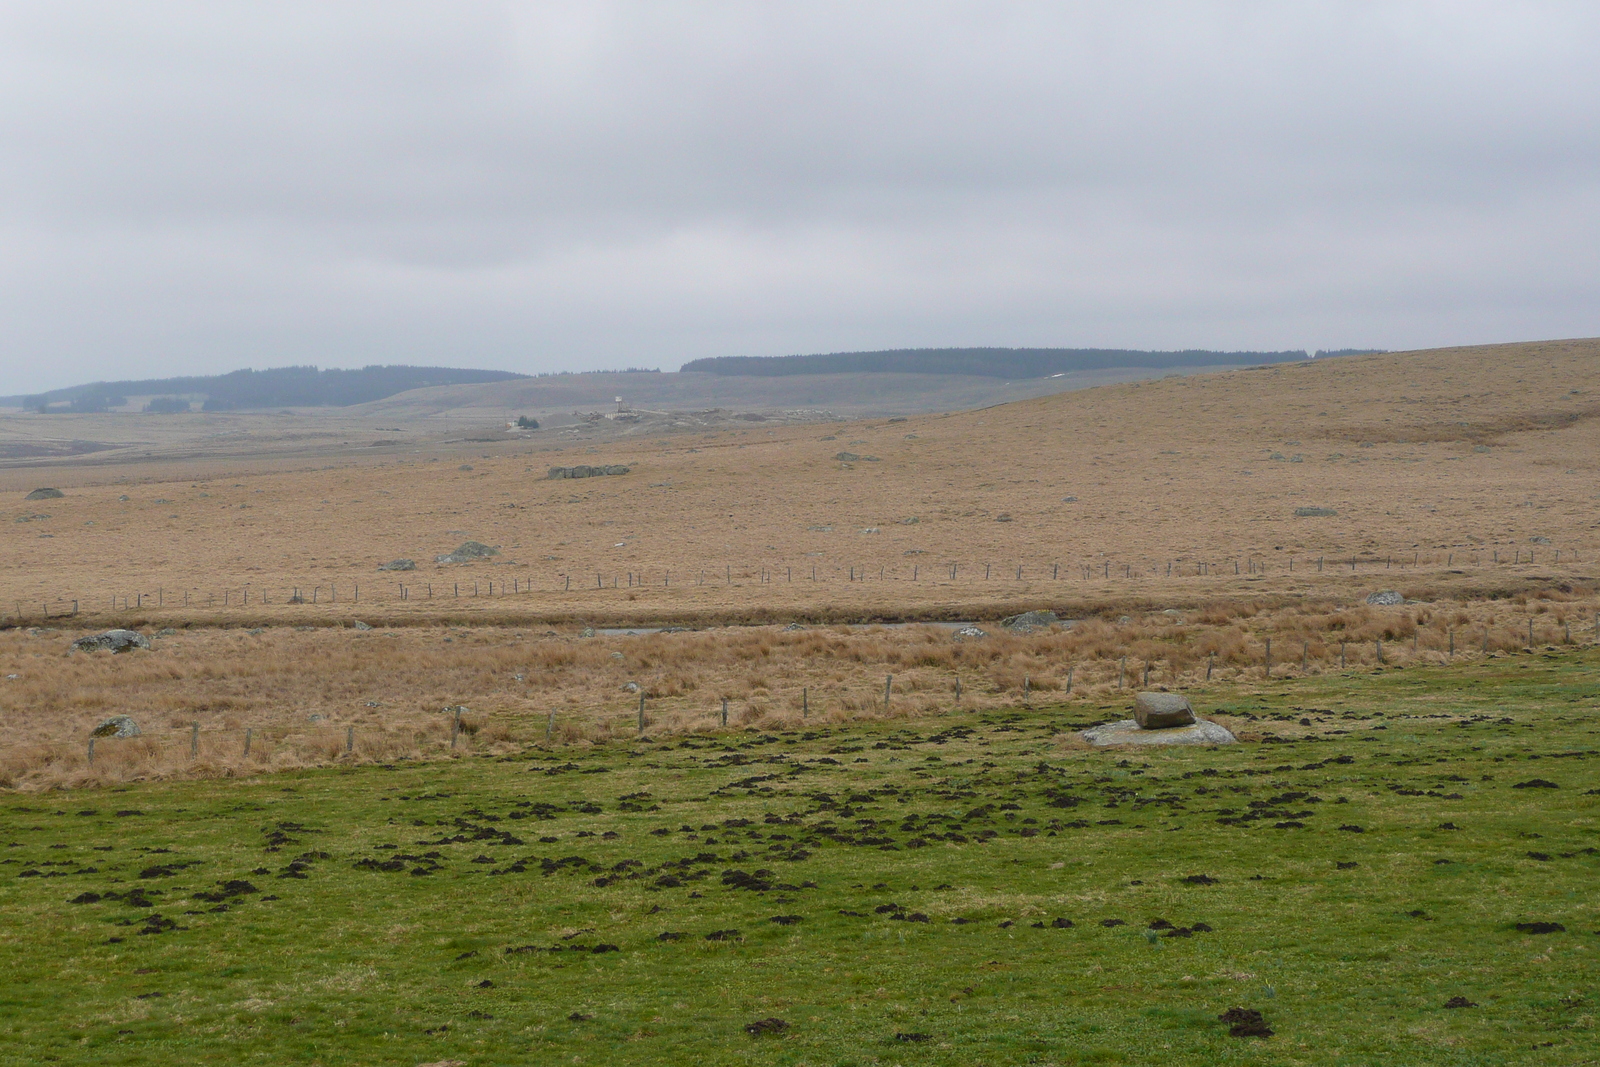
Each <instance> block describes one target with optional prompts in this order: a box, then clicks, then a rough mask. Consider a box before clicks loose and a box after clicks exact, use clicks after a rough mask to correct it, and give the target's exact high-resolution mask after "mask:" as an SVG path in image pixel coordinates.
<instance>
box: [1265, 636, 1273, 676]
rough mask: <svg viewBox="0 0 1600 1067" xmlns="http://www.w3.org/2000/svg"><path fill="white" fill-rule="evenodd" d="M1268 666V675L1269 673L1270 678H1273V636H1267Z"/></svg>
mask: <svg viewBox="0 0 1600 1067" xmlns="http://www.w3.org/2000/svg"><path fill="white" fill-rule="evenodd" d="M1266 666H1267V670H1266V675H1267V677H1268V678H1271V677H1272V638H1270V637H1269V638H1267V660H1266Z"/></svg>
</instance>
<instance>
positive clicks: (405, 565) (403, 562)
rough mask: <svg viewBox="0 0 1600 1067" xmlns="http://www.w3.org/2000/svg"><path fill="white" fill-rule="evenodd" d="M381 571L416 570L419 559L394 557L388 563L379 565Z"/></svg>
mask: <svg viewBox="0 0 1600 1067" xmlns="http://www.w3.org/2000/svg"><path fill="white" fill-rule="evenodd" d="M378 569H379V570H380V571H414V570H416V569H417V561H416V560H414V559H392V560H390V561H389V562H388V563H382V564H379V565H378Z"/></svg>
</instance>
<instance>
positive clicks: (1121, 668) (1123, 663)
mask: <svg viewBox="0 0 1600 1067" xmlns="http://www.w3.org/2000/svg"><path fill="white" fill-rule="evenodd" d="M1127 674H1128V657H1127V656H1123V657H1122V659H1121V660H1120V661H1119V662H1118V663H1117V688H1118V689H1121V688H1122V682H1123V679H1124V678H1125V677H1126V676H1127Z"/></svg>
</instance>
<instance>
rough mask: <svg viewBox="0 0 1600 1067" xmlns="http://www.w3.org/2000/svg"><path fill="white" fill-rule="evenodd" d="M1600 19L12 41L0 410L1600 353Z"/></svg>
mask: <svg viewBox="0 0 1600 1067" xmlns="http://www.w3.org/2000/svg"><path fill="white" fill-rule="evenodd" d="M1597 55H1600V6H1597V5H1595V4H1593V3H1587V4H1580V3H1536V2H1525V3H1516V2H1500V3H1492V4H1491V3H1481V4H1480V3H1473V2H1471V0H1441V2H1436V3H1408V2H1403V0H1372V2H1356V0H1349V2H1342V3H1315V2H1310V0H1307V2H1296V3H1292V4H1285V3H1281V2H1274V0H1260V2H1237V3H1207V2H1204V0H1184V2H1176V3H1169V4H1161V3H1138V2H1129V0H1113V2H1105V3H1090V2H1085V3H1068V4H1063V3H1060V2H1059V0H1058V2H1052V3H1039V4H1031V3H1020V2H1018V3H1006V2H997V0H984V2H981V3H967V4H962V3H940V2H935V0H916V2H914V3H905V4H897V3H890V2H881V3H866V4H863V3H861V2H860V0H854V2H849V3H838V4H831V3H827V2H824V0H805V2H803V3H793V4H790V3H783V2H779V0H753V2H749V3H718V2H709V0H708V2H701V3H670V2H666V0H653V2H648V3H646V2H639V3H604V2H599V0H595V2H589V3H570V4H563V3H538V4H534V3H474V2H471V0H449V2H438V3H408V2H405V0H382V2H375V3H360V2H339V0H316V2H312V3H304V4H301V3H294V2H289V0H273V2H272V3H233V2H224V3H218V2H216V0H201V2H196V3H192V4H191V3H177V2H145V3H134V2H128V0H117V2H107V3H77V2H73V0H45V2H39V3H28V2H11V0H0V371H3V373H0V394H5V393H13V392H25V391H30V390H39V389H44V388H49V387H55V386H61V385H68V384H73V383H76V382H81V381H86V380H92V379H96V378H124V377H145V376H154V375H166V374H178V373H209V372H212V371H219V370H229V369H233V368H236V367H242V366H255V367H265V366H276V365H283V364H287V363H317V364H320V365H323V366H359V365H361V364H364V363H374V362H410V363H439V364H448V365H457V366H478V367H495V368H506V369H512V370H522V371H545V370H561V369H584V368H613V367H623V366H628V365H636V366H659V367H662V368H663V369H672V368H675V367H676V366H677V365H678V364H679V363H681V362H683V361H684V360H687V359H693V358H696V357H699V356H708V355H734V354H739V355H778V354H785V353H792V352H815V351H838V350H845V349H857V348H883V347H907V346H939V345H988V344H992V345H1018V346H1024V345H1048V346H1058V345H1060V346H1107V347H1137V348H1178V347H1206V348H1270V349H1281V348H1313V349H1314V348H1334V347H1343V346H1347V345H1348V346H1375V347H1383V348H1391V349H1398V348H1408V347H1422V346H1433V345H1443V344H1458V343H1474V342H1489V341H1502V340H1519V339H1531V338H1542V337H1570V336H1588V335H1594V334H1600V301H1597V300H1596V295H1597V290H1600V240H1597V238H1600V225H1597V223H1600V166H1597V162H1600V159H1597V156H1600V136H1597V134H1600V123H1597V117H1600V115H1597V113H1600V61H1597V59H1596V56H1597Z"/></svg>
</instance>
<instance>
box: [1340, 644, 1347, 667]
mask: <svg viewBox="0 0 1600 1067" xmlns="http://www.w3.org/2000/svg"><path fill="white" fill-rule="evenodd" d="M1346 644H1348V642H1346V641H1340V642H1339V669H1340V670H1341V671H1342V670H1344V646H1345V645H1346Z"/></svg>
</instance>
